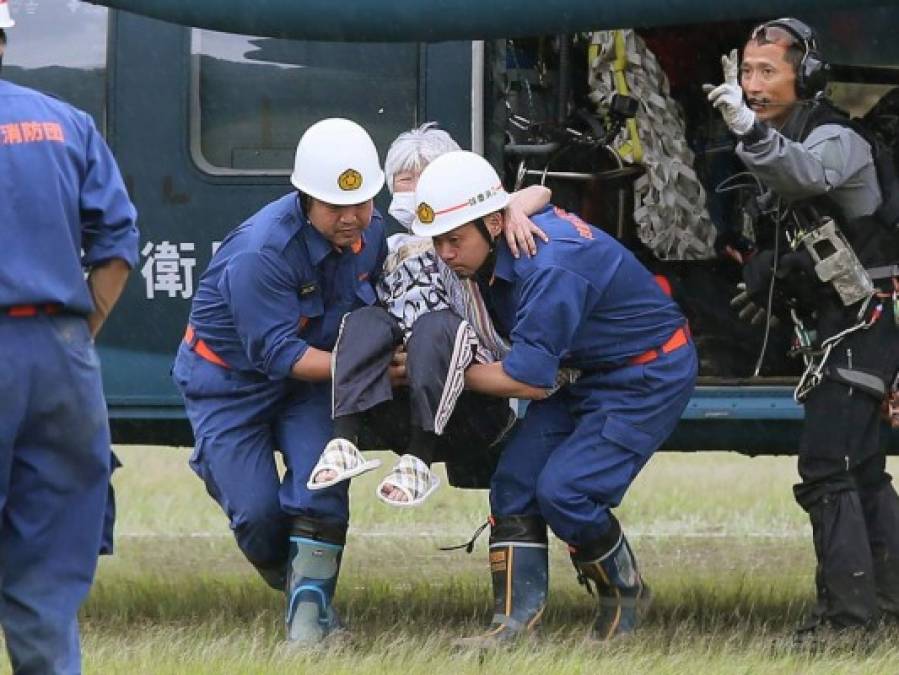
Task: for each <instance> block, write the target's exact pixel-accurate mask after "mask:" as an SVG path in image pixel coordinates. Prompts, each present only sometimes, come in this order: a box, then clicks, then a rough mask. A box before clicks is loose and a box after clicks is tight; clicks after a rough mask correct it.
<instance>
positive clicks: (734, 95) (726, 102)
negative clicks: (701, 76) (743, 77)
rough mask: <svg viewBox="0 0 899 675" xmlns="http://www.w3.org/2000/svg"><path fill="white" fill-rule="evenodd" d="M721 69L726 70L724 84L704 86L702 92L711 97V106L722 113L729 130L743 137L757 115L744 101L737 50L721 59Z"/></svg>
mask: <svg viewBox="0 0 899 675" xmlns="http://www.w3.org/2000/svg"><path fill="white" fill-rule="evenodd" d="M721 68H722V70H724V84H720V85H718V86H717V87H716V86H714V85H711V84H704V85H702V90H703V91H704V92H706V93H707V94H708V95H709V101H710V102H711V104H712V105H713V106H715V107H716V108H718V110H719V111H720V112H721V116H722V117H723V118H724V122H725V123H726V124H727V126H728V128H729V129H730V130H731V131H733V132H734V133H735V134H737V135H738V136H743V135H744V134H746V133H749V130H750V129H752V125H753V124H755V113H754V112H752V109H751V108H750V107H749V106H748V105H746V102H745V101H744V100H743V90H742V89H741V88H740V82H739V79H738V73H739V60H738V59H737V50H736V49H732V50H731V52H730V55H729V56H728V55H727V54H724V55H723V56H722V57H721Z"/></svg>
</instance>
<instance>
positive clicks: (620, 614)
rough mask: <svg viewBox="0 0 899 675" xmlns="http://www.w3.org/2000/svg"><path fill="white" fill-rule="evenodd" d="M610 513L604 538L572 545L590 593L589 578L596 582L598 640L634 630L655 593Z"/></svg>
mask: <svg viewBox="0 0 899 675" xmlns="http://www.w3.org/2000/svg"><path fill="white" fill-rule="evenodd" d="M610 517H611V522H612V527H611V528H610V529H609V530H608V532H606V533H605V534H604V535H603V536H602V538H601V539H598V540H596V541H592V542H588V543H586V544H583V545H581V546H579V547H577V548H574V547H572V552H571V562H572V563H574V567H575V569H576V570H577V573H578V581H579V582H580V583H581V584H583V585H584V586H586V587H587V590H588V591H590V593H591V594H592V592H593V591H592V589H591V588H590V582H591V581H592V582H593V584H594V585H595V586H596V594H597V596H598V597H599V614H598V615H597V617H596V622H595V623H594V625H593V636H594V637H595V638H597V639H599V640H610V639H612V638H617V637H622V636H626V635H631V634H633V633H634V632H635V631H636V630H637V624H638V623H639V617H638V613H642V612H643V610H645V609H646V608H647V607H648V606H649V602H650V599H651V597H652V596H651V593H650V591H649V587H648V586H647V585H646V584H645V583H644V582H643V578H642V576H641V575H640V570H639V569H638V567H637V559H636V557H635V556H634V552H633V551H632V550H631V547H630V544H628V541H627V539H626V538H625V536H624V533H623V532H622V531H621V525H620V524H619V523H618V520H617V519H616V518H615V517H614V516H611V514H610Z"/></svg>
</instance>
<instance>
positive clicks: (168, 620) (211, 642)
mask: <svg viewBox="0 0 899 675" xmlns="http://www.w3.org/2000/svg"><path fill="white" fill-rule="evenodd" d="M117 451H118V452H119V454H120V456H121V457H122V459H123V461H124V463H125V468H124V469H122V470H121V471H119V472H118V473H117V475H116V478H115V483H116V488H117V491H118V500H119V512H120V516H119V521H118V527H117V552H116V555H115V556H113V557H111V558H104V559H103V560H102V561H101V564H100V568H99V571H98V574H97V582H96V584H95V586H94V590H93V592H92V594H91V597H90V599H89V600H88V602H87V604H86V605H85V607H84V610H83V612H82V633H83V643H84V668H85V672H87V673H103V674H106V673H111V674H114V673H127V674H128V675H134V674H135V673H185V674H187V673H191V674H193V673H266V674H268V673H304V672H310V673H311V672H315V673H391V674H395V675H406V674H411V673H427V674H428V675H433V674H435V673H494V672H497V673H499V672H503V673H543V672H552V673H588V672H590V673H592V672H605V673H615V674H616V675H618V674H620V673H665V674H668V673H671V674H673V673H698V672H699V673H753V674H754V673H798V672H803V673H804V672H815V673H890V674H892V673H897V672H899V646H894V645H897V644H899V643H897V637H899V635H897V634H896V633H891V634H884V635H883V639H882V640H880V642H879V645H878V646H876V647H875V648H873V649H871V650H868V651H866V652H865V653H858V652H852V651H848V650H846V649H842V650H840V649H834V650H831V651H826V652H823V653H818V654H814V655H808V654H797V653H794V652H792V651H790V650H788V649H787V648H786V644H787V639H786V638H787V637H788V635H789V633H790V630H791V629H792V627H793V626H794V624H795V623H796V622H797V621H798V620H799V619H800V617H801V616H802V614H803V613H804V612H805V611H806V610H807V609H808V607H809V603H810V602H811V600H812V597H811V592H812V566H813V558H812V552H811V543H810V531H809V529H808V526H807V523H806V518H805V515H804V514H803V513H802V512H801V511H800V510H799V508H798V507H797V506H796V505H795V504H794V503H793V501H792V497H791V492H790V486H791V485H792V483H793V482H794V474H795V469H794V466H793V460H791V459H789V458H755V459H749V458H745V457H739V456H735V455H731V454H719V453H706V454H701V455H696V456H691V455H660V456H658V457H656V458H655V459H653V461H652V462H651V463H650V465H649V466H648V468H647V469H646V470H645V471H644V473H643V474H642V475H641V476H640V477H639V478H638V480H637V482H636V483H635V484H634V486H633V488H632V491H631V492H630V493H629V495H628V496H627V497H626V499H625V504H624V506H623V507H622V508H621V509H620V510H619V512H618V513H619V517H620V519H621V521H622V523H623V524H624V526H625V528H626V531H627V532H628V534H629V536H630V538H631V540H632V543H633V544H634V547H635V549H636V551H637V555H638V556H639V558H640V562H641V564H642V567H643V571H644V574H645V576H646V578H647V580H648V581H649V583H650V584H651V585H652V586H653V590H654V593H655V598H656V600H655V603H654V605H653V607H652V608H651V610H650V612H649V615H648V616H647V619H646V622H645V624H644V627H643V629H642V630H641V631H640V633H639V635H638V636H637V637H636V638H635V639H632V640H628V641H625V642H621V643H618V644H610V645H596V644H591V643H588V642H586V641H585V640H584V637H585V635H586V628H587V626H588V625H589V623H590V621H591V618H592V614H593V609H592V607H593V600H592V599H591V598H590V597H589V596H588V595H587V594H586V593H585V592H584V591H583V590H582V589H581V588H580V587H578V585H577V583H576V581H575V578H574V574H573V571H572V568H571V565H570V563H569V562H568V560H567V554H566V553H565V550H564V547H563V546H561V545H560V544H559V543H558V542H555V543H554V545H553V547H552V560H551V586H550V605H549V608H548V610H547V613H546V617H545V620H544V623H543V626H542V630H541V632H540V636H539V638H538V639H536V640H534V641H533V642H531V643H528V644H523V645H520V646H517V647H514V648H512V649H509V650H503V651H501V652H497V653H493V654H488V655H486V656H478V655H476V654H472V653H464V652H457V651H455V650H453V649H452V646H451V641H452V639H453V638H454V637H458V636H461V635H467V634H473V633H475V632H477V631H478V630H480V628H481V627H482V626H483V625H484V624H485V623H486V621H487V620H488V619H489V614H490V608H489V603H490V589H489V576H488V573H487V566H486V561H485V558H486V539H487V537H486V534H485V536H483V537H482V538H481V541H480V542H479V543H478V546H477V548H476V549H475V552H474V554H473V555H465V554H464V553H463V552H453V553H447V552H442V551H439V550H437V547H438V546H439V545H445V544H453V543H459V542H462V541H465V540H466V539H467V538H468V536H469V535H470V533H471V531H472V530H473V529H474V527H475V526H476V525H478V524H479V523H480V522H482V521H483V519H484V517H485V515H486V512H487V508H486V493H484V492H467V491H460V490H453V489H449V488H446V487H443V488H441V489H440V490H439V491H438V492H437V493H436V494H435V496H434V497H433V498H432V499H431V500H430V501H429V503H428V504H426V505H425V506H424V507H422V508H420V509H416V510H412V511H411V512H410V511H405V510H400V509H390V508H389V507H387V506H384V505H382V504H381V503H380V502H378V501H377V500H376V499H375V497H374V494H373V493H374V486H375V485H376V482H377V480H378V477H377V476H373V475H369V476H366V477H364V478H362V479H359V480H358V481H357V482H355V483H354V486H353V489H352V501H353V505H352V509H353V523H352V527H351V530H350V537H349V543H348V547H347V551H346V554H345V557H344V569H343V572H342V574H341V579H340V586H339V590H338V598H337V603H336V604H337V607H338V609H339V610H340V611H341V613H342V615H343V616H344V618H345V619H346V620H347V621H348V622H349V624H350V625H351V628H352V629H353V639H352V641H351V642H350V643H348V644H343V645H340V646H334V647H332V648H329V649H328V650H325V651H320V652H311V653H309V652H306V653H304V652H296V651H292V650H290V649H288V648H286V647H285V645H284V644H283V643H282V641H281V636H282V631H283V626H282V605H283V596H281V595H280V594H278V593H276V592H274V591H271V590H269V589H268V588H267V587H266V586H265V585H264V584H263V583H262V582H261V581H260V580H258V579H257V577H256V575H255V573H254V572H253V571H252V570H251V569H250V568H249V566H248V565H247V564H246V563H245V562H244V560H243V559H242V557H241V556H240V554H239V553H238V551H237V548H236V546H235V545H234V543H233V541H232V539H231V536H230V533H229V530H228V527H227V524H226V522H225V518H224V516H223V515H222V514H221V513H220V512H219V510H218V507H217V506H216V505H215V504H214V503H213V502H212V500H210V499H209V498H208V497H207V496H206V494H205V492H204V489H203V486H202V484H201V483H200V482H199V480H197V479H196V478H195V477H194V476H193V474H191V473H190V471H189V470H188V469H187V467H186V459H187V451H186V450H184V449H171V448H144V447H123V448H117ZM385 460H387V461H388V462H389V461H390V460H389V456H385ZM891 466H892V469H893V472H894V473H896V472H897V471H899V462H897V461H896V460H895V459H893V460H892V462H891ZM4 668H6V669H7V670H3V669H4ZM0 672H8V666H7V665H6V664H5V663H3V664H2V665H0Z"/></svg>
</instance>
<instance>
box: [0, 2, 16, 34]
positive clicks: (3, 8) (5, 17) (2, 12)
mask: <svg viewBox="0 0 899 675" xmlns="http://www.w3.org/2000/svg"><path fill="white" fill-rule="evenodd" d="M15 25H16V22H15V21H13V20H12V15H10V13H9V3H8V2H7V1H6V0H0V28H12V27H13V26H15Z"/></svg>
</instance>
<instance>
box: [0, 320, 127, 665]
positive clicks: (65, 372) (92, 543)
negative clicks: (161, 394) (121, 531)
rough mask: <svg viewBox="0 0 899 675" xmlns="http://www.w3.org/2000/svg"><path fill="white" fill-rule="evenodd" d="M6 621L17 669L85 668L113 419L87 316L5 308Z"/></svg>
mask: <svg viewBox="0 0 899 675" xmlns="http://www.w3.org/2000/svg"><path fill="white" fill-rule="evenodd" d="M0 345H2V351H0V516H2V517H0V624H2V627H3V631H4V634H5V637H6V647H7V650H8V652H9V655H10V660H11V661H12V667H13V671H14V672H16V673H21V674H23V675H24V674H30V673H35V674H37V673H41V674H46V673H79V672H80V671H81V664H80V654H79V646H78V624H77V612H78V608H79V607H80V605H81V603H82V602H83V601H84V598H85V597H86V595H87V593H88V590H89V588H90V585H91V582H92V581H93V576H94V570H95V568H96V564H97V555H98V551H99V549H100V538H101V529H102V526H103V515H104V509H105V507H106V503H107V490H108V484H109V471H110V452H109V424H108V419H107V413H106V403H105V401H104V398H103V389H102V382H101V379H100V364H99V360H98V359H97V354H96V352H95V351H94V346H93V342H92V341H91V337H90V332H89V330H88V327H87V322H86V320H85V319H84V318H83V317H79V316H73V315H66V314H60V315H54V316H47V315H38V316H33V317H23V318H11V317H8V316H5V315H2V316H0Z"/></svg>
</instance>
